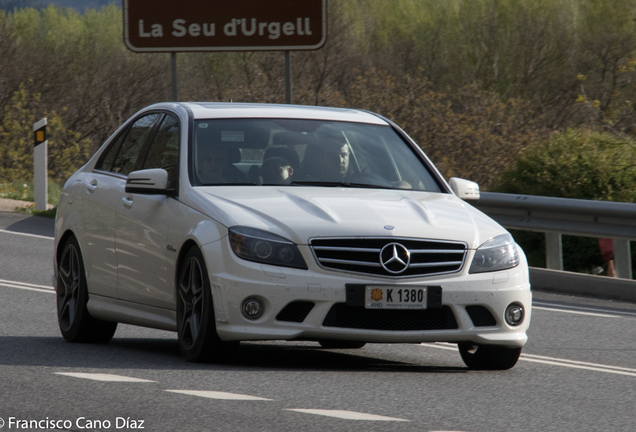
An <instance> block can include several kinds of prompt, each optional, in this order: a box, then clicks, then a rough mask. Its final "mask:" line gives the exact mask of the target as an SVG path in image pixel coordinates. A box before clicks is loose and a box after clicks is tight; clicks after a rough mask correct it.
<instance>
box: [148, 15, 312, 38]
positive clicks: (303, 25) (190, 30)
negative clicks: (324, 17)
mask: <svg viewBox="0 0 636 432" xmlns="http://www.w3.org/2000/svg"><path fill="white" fill-rule="evenodd" d="M218 27H219V29H218V30H219V31H222V32H223V35H225V36H228V37H232V36H238V35H242V36H246V37H251V36H257V37H267V38H269V39H273V40H276V39H278V38H280V37H281V35H285V36H311V35H312V34H313V33H312V29H311V20H310V18H302V17H299V18H296V21H295V22H293V21H287V22H259V21H257V19H256V18H251V19H250V18H233V19H232V20H231V21H229V22H227V23H225V24H223V23H222V24H220V25H219V26H218ZM165 31H166V30H164V28H163V25H161V24H158V23H154V24H146V23H144V20H142V19H140V20H139V37H142V38H150V37H152V38H160V37H163V36H164V34H165ZM167 31H168V32H170V34H171V35H172V36H174V37H184V36H191V37H215V36H216V35H217V23H194V22H190V23H189V22H187V21H186V20H185V19H182V18H177V19H175V20H174V21H172V28H170V29H167Z"/></svg>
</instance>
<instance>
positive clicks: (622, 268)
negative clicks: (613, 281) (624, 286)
mask: <svg viewBox="0 0 636 432" xmlns="http://www.w3.org/2000/svg"><path fill="white" fill-rule="evenodd" d="M630 243H631V242H630V241H629V240H622V239H614V268H615V269H616V276H618V277H619V278H623V279H631V278H632V254H631V250H630Z"/></svg>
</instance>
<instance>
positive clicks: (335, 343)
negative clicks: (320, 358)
mask: <svg viewBox="0 0 636 432" xmlns="http://www.w3.org/2000/svg"><path fill="white" fill-rule="evenodd" d="M318 343H319V344H320V346H321V347H323V348H327V349H358V348H362V347H363V346H365V345H366V344H367V343H366V342H357V341H345V340H337V339H323V340H320V341H318Z"/></svg>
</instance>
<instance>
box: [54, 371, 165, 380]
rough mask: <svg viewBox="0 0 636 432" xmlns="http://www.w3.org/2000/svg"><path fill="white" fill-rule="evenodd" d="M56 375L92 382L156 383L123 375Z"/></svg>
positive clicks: (67, 373) (59, 373)
mask: <svg viewBox="0 0 636 432" xmlns="http://www.w3.org/2000/svg"><path fill="white" fill-rule="evenodd" d="M55 373H56V374H58V375H65V376H70V377H74V378H84V379H89V380H93V381H108V382H156V381H151V380H146V379H141V378H133V377H128V376H123V375H112V374H104V373H81V372H55Z"/></svg>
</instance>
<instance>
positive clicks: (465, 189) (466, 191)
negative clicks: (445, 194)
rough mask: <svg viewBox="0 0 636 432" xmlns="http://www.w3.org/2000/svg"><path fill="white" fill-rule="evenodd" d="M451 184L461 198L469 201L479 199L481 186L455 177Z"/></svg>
mask: <svg viewBox="0 0 636 432" xmlns="http://www.w3.org/2000/svg"><path fill="white" fill-rule="evenodd" d="M449 184H450V187H451V189H452V190H453V192H455V195H457V196H458V197H459V198H461V199H463V200H467V201H469V200H478V199H479V185H478V184H477V183H475V182H471V181H469V180H464V179H460V178H457V177H453V178H452V179H450V182H449Z"/></svg>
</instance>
